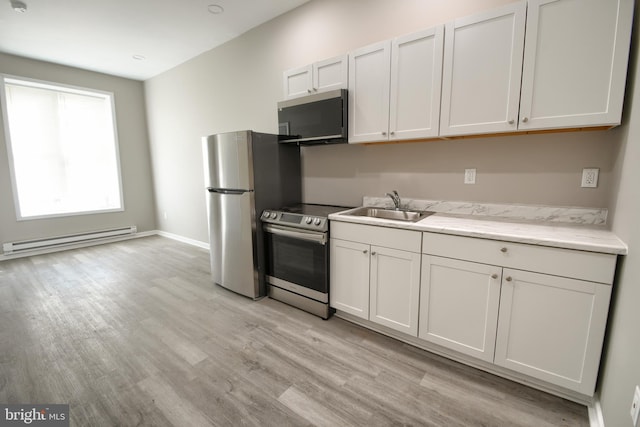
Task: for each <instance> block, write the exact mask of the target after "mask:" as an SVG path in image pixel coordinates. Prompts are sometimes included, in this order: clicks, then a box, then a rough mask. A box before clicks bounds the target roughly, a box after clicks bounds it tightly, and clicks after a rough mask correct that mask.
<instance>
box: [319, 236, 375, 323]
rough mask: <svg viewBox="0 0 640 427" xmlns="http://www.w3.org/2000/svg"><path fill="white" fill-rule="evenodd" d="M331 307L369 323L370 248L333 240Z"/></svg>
mask: <svg viewBox="0 0 640 427" xmlns="http://www.w3.org/2000/svg"><path fill="white" fill-rule="evenodd" d="M330 271H331V282H330V288H329V300H330V303H331V304H330V305H331V307H333V308H335V309H337V310H342V311H344V312H345V313H349V314H353V315H354V316H358V317H362V318H363V319H369V245H365V244H362V243H354V242H349V241H346V240H340V239H331V264H330Z"/></svg>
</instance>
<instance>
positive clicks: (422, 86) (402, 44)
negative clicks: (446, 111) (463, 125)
mask: <svg viewBox="0 0 640 427" xmlns="http://www.w3.org/2000/svg"><path fill="white" fill-rule="evenodd" d="M443 42H444V25H440V26H438V27H435V28H432V29H430V30H426V31H421V32H419V33H414V34H410V35H407V36H404V37H398V38H396V39H394V40H393V41H392V46H391V87H390V90H391V99H390V105H389V109H390V111H389V140H400V139H417V138H429V137H435V136H438V130H439V125H440V123H439V122H440V88H441V80H442V49H443Z"/></svg>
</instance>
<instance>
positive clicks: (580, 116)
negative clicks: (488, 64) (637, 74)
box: [518, 0, 633, 129]
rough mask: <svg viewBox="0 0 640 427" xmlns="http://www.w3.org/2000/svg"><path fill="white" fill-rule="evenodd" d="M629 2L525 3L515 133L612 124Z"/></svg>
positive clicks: (617, 110)
mask: <svg viewBox="0 0 640 427" xmlns="http://www.w3.org/2000/svg"><path fill="white" fill-rule="evenodd" d="M632 19H633V0H581V1H576V0H530V1H529V10H528V12H527V35H526V42H525V54H524V68H523V72H522V100H521V103H520V123H519V125H518V126H519V128H520V129H548V128H562V127H580V126H593V125H617V124H619V123H620V118H621V115H622V103H623V97H624V87H625V81H626V72H627V60H628V57H629V42H630V37H631V24H632Z"/></svg>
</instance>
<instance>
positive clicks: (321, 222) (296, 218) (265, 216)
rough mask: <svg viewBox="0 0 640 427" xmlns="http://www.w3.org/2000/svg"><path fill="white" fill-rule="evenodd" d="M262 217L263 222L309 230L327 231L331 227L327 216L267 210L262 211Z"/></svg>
mask: <svg viewBox="0 0 640 427" xmlns="http://www.w3.org/2000/svg"><path fill="white" fill-rule="evenodd" d="M260 219H261V220H262V222H268V223H271V224H280V225H283V226H289V227H296V228H304V229H308V230H317V231H326V230H327V229H328V228H329V227H328V220H327V218H322V217H319V216H313V215H303V214H298V213H289V212H278V211H270V210H266V211H264V212H262V216H261V217H260Z"/></svg>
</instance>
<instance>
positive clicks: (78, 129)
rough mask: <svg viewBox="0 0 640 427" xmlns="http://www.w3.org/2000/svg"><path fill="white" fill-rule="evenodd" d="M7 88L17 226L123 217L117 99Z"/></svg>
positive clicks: (54, 88)
mask: <svg viewBox="0 0 640 427" xmlns="http://www.w3.org/2000/svg"><path fill="white" fill-rule="evenodd" d="M3 80H4V85H3V87H4V96H3V97H2V98H3V102H4V104H5V105H4V107H5V108H4V109H3V110H4V111H5V114H6V117H5V127H7V128H8V129H7V145H8V147H7V148H8V153H9V164H10V167H11V173H12V180H13V189H14V197H15V201H16V209H17V217H18V219H34V218H42V217H48V216H62V215H77V214H82V213H97V212H106V211H113V210H122V209H123V203H122V189H121V179H120V167H119V158H118V142H117V138H116V127H115V119H114V117H115V115H114V110H113V105H114V103H113V96H112V94H110V93H106V92H100V91H91V90H87V89H80V88H73V87H67V86H58V85H54V84H49V83H46V82H39V81H31V80H22V79H18V78H10V77H6V76H5V77H4V78H3Z"/></svg>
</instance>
